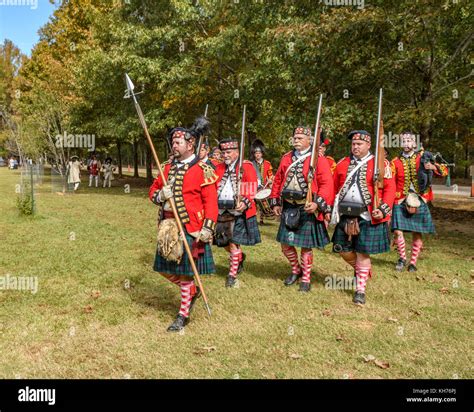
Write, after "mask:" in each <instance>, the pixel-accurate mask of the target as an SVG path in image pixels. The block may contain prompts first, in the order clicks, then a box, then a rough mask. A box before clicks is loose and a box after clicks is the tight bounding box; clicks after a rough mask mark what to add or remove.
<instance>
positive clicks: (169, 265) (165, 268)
mask: <svg viewBox="0 0 474 412" xmlns="http://www.w3.org/2000/svg"><path fill="white" fill-rule="evenodd" d="M186 239H187V241H188V245H189V248H190V249H191V248H192V244H193V241H194V238H193V237H192V236H191V235H189V234H188V233H186ZM183 248H184V246H183ZM195 262H196V267H197V270H198V272H199V274H200V275H211V274H213V273H214V272H215V271H216V268H215V265H214V259H213V257H212V249H211V245H210V244H209V243H206V244H205V246H204V254H203V255H201V256H200V257H199V259H197V260H196V261H195ZM153 270H154V271H155V272H160V273H167V274H169V275H186V276H194V272H193V269H192V267H191V264H190V263H189V259H188V254H187V253H186V249H184V253H183V257H182V258H181V263H180V264H177V263H176V262H169V261H167V260H166V259H165V258H163V257H161V256H160V255H159V254H158V253H156V255H155V263H154V265H153Z"/></svg>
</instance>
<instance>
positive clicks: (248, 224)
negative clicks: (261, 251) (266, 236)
mask: <svg viewBox="0 0 474 412" xmlns="http://www.w3.org/2000/svg"><path fill="white" fill-rule="evenodd" d="M261 241H262V239H261V237H260V230H259V229H258V223H257V217H256V216H252V217H251V218H249V219H245V216H244V215H240V216H237V217H236V218H235V224H234V231H233V232H232V243H235V244H236V245H244V246H253V245H256V244H257V243H260V242H261Z"/></svg>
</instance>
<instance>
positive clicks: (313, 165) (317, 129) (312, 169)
mask: <svg viewBox="0 0 474 412" xmlns="http://www.w3.org/2000/svg"><path fill="white" fill-rule="evenodd" d="M322 108H323V94H322V93H321V94H320V95H319V103H318V112H317V114H316V125H315V126H314V141H313V148H312V150H311V162H310V163H309V174H308V193H307V194H306V204H310V203H311V202H312V201H313V190H312V186H313V180H314V178H315V176H316V169H317V167H318V160H319V146H320V144H321V111H322Z"/></svg>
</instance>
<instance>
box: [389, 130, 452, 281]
mask: <svg viewBox="0 0 474 412" xmlns="http://www.w3.org/2000/svg"><path fill="white" fill-rule="evenodd" d="M400 140H401V145H402V148H403V152H402V153H401V154H400V155H399V156H398V157H396V158H395V159H393V160H392V165H393V169H394V171H395V182H396V193H395V195H396V196H395V205H394V207H393V218H392V230H393V231H394V235H395V236H394V243H395V245H396V247H397V250H398V256H399V258H398V262H397V264H396V266H395V269H396V270H398V271H402V270H403V269H404V268H405V266H406V261H407V256H406V252H405V238H404V236H403V232H412V234H413V244H412V250H411V258H410V263H409V265H408V271H409V272H415V271H416V270H417V268H416V262H417V259H418V255H419V253H420V251H421V248H422V247H423V241H422V233H434V232H435V228H434V224H433V220H432V218H431V213H430V209H429V208H428V203H429V202H431V201H432V200H433V190H432V189H431V181H428V180H430V179H429V178H428V179H427V181H426V182H424V179H423V177H424V176H429V175H428V174H429V173H431V177H432V175H433V174H435V175H437V176H447V174H448V170H447V168H446V166H444V165H440V164H438V163H435V162H431V161H426V162H425V161H424V159H425V158H426V157H427V155H431V154H430V153H429V152H424V154H421V153H420V152H416V151H415V149H416V146H417V142H416V136H415V134H414V133H412V132H404V133H402V134H401V135H400ZM423 169H424V170H423Z"/></svg>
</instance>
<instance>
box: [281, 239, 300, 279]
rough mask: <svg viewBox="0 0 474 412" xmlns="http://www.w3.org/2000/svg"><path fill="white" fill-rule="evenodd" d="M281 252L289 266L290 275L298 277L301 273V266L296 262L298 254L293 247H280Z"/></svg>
mask: <svg viewBox="0 0 474 412" xmlns="http://www.w3.org/2000/svg"><path fill="white" fill-rule="evenodd" d="M281 251H282V252H283V254H284V255H285V256H286V258H287V259H288V261H289V262H290V265H291V273H293V274H294V275H299V274H300V273H301V266H300V264H299V262H298V252H297V251H296V248H295V247H294V246H289V245H281Z"/></svg>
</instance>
